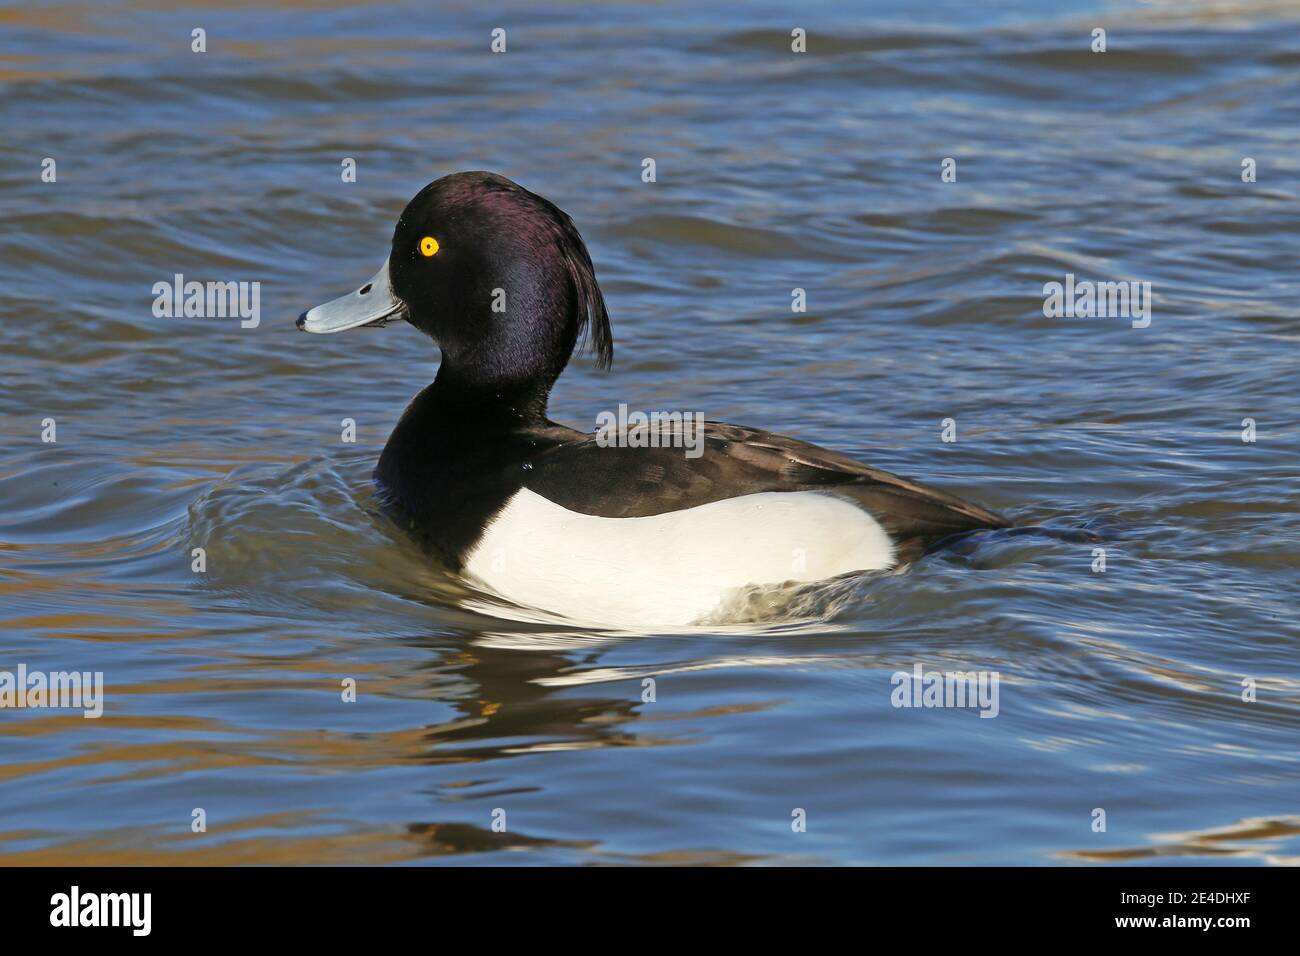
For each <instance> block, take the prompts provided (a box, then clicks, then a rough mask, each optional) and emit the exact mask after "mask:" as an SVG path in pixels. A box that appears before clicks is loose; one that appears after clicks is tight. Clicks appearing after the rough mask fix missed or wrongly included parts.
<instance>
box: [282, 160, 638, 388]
mask: <svg viewBox="0 0 1300 956" xmlns="http://www.w3.org/2000/svg"><path fill="white" fill-rule="evenodd" d="M398 319H405V320H406V321H407V322H409V323H410V324H411V325H413V326H415V327H416V328H417V329H419V330H420V331H421V332H424V333H425V334H426V335H429V336H430V337H432V338H433V340H434V341H435V342H436V343H437V344H438V346H439V348H441V350H442V367H441V369H440V370H439V375H438V377H439V380H440V381H442V380H443V379H445V378H446V379H453V378H454V379H456V380H458V381H461V382H465V383H470V384H472V385H474V386H478V387H480V388H486V389H508V388H510V387H512V386H518V385H522V384H524V383H531V384H533V385H534V386H536V385H542V386H543V387H544V388H545V389H546V390H549V388H550V385H551V384H552V383H553V382H554V381H555V379H556V378H557V377H558V376H559V374H560V372H561V371H563V370H564V366H565V365H566V364H567V363H568V361H569V357H570V356H571V355H572V353H573V350H574V347H575V346H576V345H577V342H578V339H579V338H580V337H581V336H583V335H584V334H586V335H589V337H590V340H591V346H592V349H593V351H594V352H595V355H596V359H597V362H598V364H599V365H600V366H601V367H604V368H608V367H609V365H610V362H611V361H612V358H613V340H612V336H611V333H610V328H609V316H608V314H607V313H606V311H605V300H604V298H603V296H602V295H601V292H600V286H599V285H597V283H596V274H595V269H594V268H593V266H592V264H591V257H590V256H589V255H588V254H587V248H586V246H585V245H584V244H583V241H582V237H581V236H580V235H579V234H578V230H577V228H576V227H575V226H574V225H573V221H572V220H571V219H570V218H569V217H568V216H567V215H565V214H564V213H563V212H562V211H561V210H560V209H559V208H558V207H556V206H555V205H554V204H552V203H550V202H548V201H547V200H545V199H543V198H542V197H541V196H538V195H536V194H535V193H531V192H529V191H528V190H527V189H524V188H523V187H522V186H519V185H518V184H516V183H514V182H511V181H510V180H509V179H506V178H505V177H504V176H498V175H496V174H494V173H486V172H465V173H454V174H452V175H450V176H444V177H443V178H441V179H438V180H435V181H434V182H431V183H430V184H429V185H427V186H425V187H424V188H423V189H421V190H420V191H419V193H417V194H416V196H415V198H414V199H412V200H411V201H410V202H409V203H407V205H406V208H405V209H404V210H403V211H402V215H401V218H399V219H398V220H397V227H396V229H394V230H393V244H392V248H391V250H390V251H389V254H388V259H387V260H386V261H385V262H384V264H383V266H382V267H381V268H380V270H379V271H378V272H377V273H375V275H374V276H373V277H372V278H371V279H370V280H368V281H367V282H366V283H364V284H363V285H362V286H360V287H359V288H358V289H356V290H355V291H353V292H350V293H348V294H347V295H344V296H341V297H339V298H337V299H334V300H332V301H330V302H326V303H324V304H323V305H318V306H316V307H315V308H313V309H308V310H307V311H306V312H304V313H303V314H302V315H301V316H300V317H299V318H298V328H299V329H302V330H303V331H306V332H317V333H330V332H343V331H345V330H348V329H354V328H359V327H363V326H381V325H387V324H389V323H390V322H394V321H396V320H398Z"/></svg>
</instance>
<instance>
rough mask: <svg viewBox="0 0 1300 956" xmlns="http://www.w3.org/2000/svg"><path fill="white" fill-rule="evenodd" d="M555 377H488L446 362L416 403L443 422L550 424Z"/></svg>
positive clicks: (510, 427)
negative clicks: (548, 409) (549, 406)
mask: <svg viewBox="0 0 1300 956" xmlns="http://www.w3.org/2000/svg"><path fill="white" fill-rule="evenodd" d="M552 384H554V383H553V380H531V379H530V380H526V381H509V380H507V381H500V380H498V381H484V380H483V378H482V377H481V376H479V375H478V374H472V375H471V374H466V373H464V372H462V371H461V370H459V369H457V368H456V367H455V366H454V365H451V364H449V363H447V362H446V361H444V362H443V364H442V366H441V367H440V368H439V369H438V374H437V376H436V377H435V378H434V380H433V384H432V385H430V386H429V387H428V388H426V389H425V390H424V391H423V392H421V393H420V395H419V397H418V398H417V399H416V403H417V404H419V405H420V406H422V411H425V412H426V413H427V414H429V415H430V416H431V417H432V418H433V419H434V420H435V421H437V422H440V423H446V424H451V423H457V424H459V425H462V426H464V425H470V424H472V425H476V426H479V427H486V428H492V429H498V430H503V431H515V430H519V429H526V428H531V427H536V426H541V425H545V424H546V404H547V400H548V398H549V397H550V393H551V385H552Z"/></svg>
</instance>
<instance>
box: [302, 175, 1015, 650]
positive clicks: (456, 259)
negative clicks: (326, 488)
mask: <svg viewBox="0 0 1300 956" xmlns="http://www.w3.org/2000/svg"><path fill="white" fill-rule="evenodd" d="M396 322H405V323H407V324H409V325H411V326H414V327H415V328H416V329H417V330H419V331H420V332H422V333H424V334H425V335H427V336H428V337H429V338H431V339H432V340H433V342H434V343H435V344H436V345H437V347H438V348H439V349H440V351H441V361H440V364H439V366H438V370H437V374H436V376H435V378H434V380H433V383H432V384H430V385H428V386H427V387H426V388H424V389H423V391H421V392H419V394H417V395H416V397H415V399H414V400H413V401H412V402H411V403H410V405H409V407H407V409H406V411H405V412H404V414H403V415H402V416H401V418H400V420H399V421H398V423H397V425H396V427H395V428H394V430H393V432H392V434H391V436H390V437H389V439H388V442H387V444H386V445H385V446H384V449H383V451H382V453H381V454H380V457H379V460H378V464H377V466H376V468H375V471H374V479H375V482H376V486H377V488H378V497H379V500H380V501H381V502H382V504H383V507H384V509H385V510H386V511H387V512H388V513H389V514H391V515H392V516H393V518H394V520H395V521H396V522H397V523H398V524H399V525H400V526H401V527H402V528H404V529H405V531H406V532H407V533H409V534H410V535H411V536H412V537H414V538H415V539H416V540H417V541H418V542H419V543H420V545H421V546H422V547H423V549H424V551H425V552H426V553H428V554H429V555H430V556H431V557H432V559H434V560H435V561H437V562H439V563H441V564H442V565H443V566H445V568H446V569H447V570H449V571H450V572H452V573H453V574H456V575H459V576H460V577H461V578H462V579H463V580H464V581H465V582H466V583H467V584H468V585H470V586H471V587H472V588H473V589H475V590H477V591H484V592H487V593H489V594H491V595H493V596H495V597H496V598H498V599H503V600H504V601H506V602H508V603H509V604H510V605H511V606H512V607H514V608H518V609H528V610H530V611H536V612H540V613H541V615H542V616H543V618H544V619H553V618H558V619H560V620H563V621H567V622H577V623H583V624H586V625H590V626H593V627H610V628H629V627H631V628H642V629H644V628H655V627H665V628H671V627H679V626H685V627H691V626H698V625H702V624H708V623H710V622H717V621H718V620H720V619H722V618H725V615H726V613H727V612H726V608H727V607H728V606H729V604H730V603H731V602H734V601H736V600H737V599H738V596H743V595H745V594H752V593H754V590H755V589H763V588H772V589H781V588H784V589H791V588H795V589H797V588H799V587H803V586H813V585H815V584H817V583H819V582H828V581H836V580H840V579H843V578H846V577H853V576H862V575H865V574H867V573H869V572H888V571H899V570H903V569H905V568H906V567H907V566H909V565H910V564H911V563H912V562H913V561H915V560H916V559H917V558H919V557H920V556H921V555H923V554H925V553H927V552H929V551H930V550H932V549H934V548H936V547H937V546H939V545H941V544H942V543H944V542H948V541H951V540H954V539H956V538H958V537H962V536H966V535H969V534H971V533H972V532H977V531H982V530H985V529H999V528H1007V527H1009V526H1010V522H1008V520H1007V519H1006V518H1004V517H1002V516H1001V515H999V514H997V513H995V512H993V511H990V510H988V509H986V508H983V507H981V506H979V505H977V504H974V503H972V502H969V501H965V500H963V499H961V498H959V497H957V496H955V495H952V494H949V493H947V492H944V491H940V490H937V489H934V488H929V487H926V486H924V485H922V484H919V483H917V482H915V481H912V480H910V479H908V478H903V477H900V476H898V475H894V474H891V473H889V472H887V471H881V470H879V469H876V468H872V467H869V466H867V465H864V464H862V463H860V462H858V461H856V460H855V459H853V458H850V457H848V456H846V455H843V454H840V453H838V452H835V451H831V450H828V449H825V448H821V447H818V446H817V445H813V444H810V443H808V442H804V441H800V440H798V439H795V438H791V437H787V436H784V435H778V434H773V433H772V432H768V431H763V430H760V429H757V428H751V427H746V426H742V425H732V424H726V423H722V422H714V421H704V422H699V421H696V420H695V419H693V417H692V416H690V415H687V416H671V415H669V416H663V417H662V418H655V419H653V420H652V421H650V422H649V423H646V424H643V425H641V426H639V427H641V428H643V429H644V428H649V429H653V430H655V434H654V435H652V436H649V440H646V438H647V436H645V435H644V434H642V436H641V438H642V440H641V441H636V442H611V441H609V440H600V439H601V438H602V434H599V433H592V432H583V431H579V430H576V429H573V428H570V427H568V426H566V425H563V424H557V423H556V422H553V421H551V420H550V419H549V418H548V417H547V405H548V399H549V396H550V393H551V389H552V387H553V386H554V385H555V382H556V380H557V379H558V378H559V376H560V374H561V373H562V372H563V371H564V369H565V368H566V366H567V365H568V364H569V361H570V359H571V358H572V356H573V354H574V352H575V350H577V349H578V347H579V345H580V344H581V345H584V346H585V347H587V348H588V349H589V350H590V351H591V352H592V353H593V355H594V358H595V362H596V364H597V365H598V366H599V367H600V368H602V369H606V370H607V369H609V368H610V367H611V365H612V362H613V351H614V342H613V334H612V331H611V328H610V319H609V314H608V311H607V309H606V305H605V300H604V296H603V294H602V292H601V289H600V285H599V284H598V283H597V281H596V271H595V267H594V266H593V264H592V260H591V256H590V255H589V253H588V251H587V247H586V244H585V243H584V242H583V239H582V236H581V235H580V234H579V232H578V229H577V227H576V226H575V225H574V223H573V220H572V219H571V218H570V217H569V216H568V215H566V214H565V213H564V212H563V211H562V210H560V209H559V208H558V207H557V206H556V205H554V204H553V203H551V202H550V201H549V200H547V199H544V198H543V197H541V196H539V195H537V194H536V193H533V192H531V191H529V190H528V189H525V188H524V187H522V186H520V185H519V184H517V183H515V182H513V181H512V180H510V179H507V178H506V177H504V176H501V175H498V174H495V173H490V172H484V171H471V172H459V173H453V174H451V175H447V176H443V177H441V178H439V179H436V180H434V181H433V182H431V183H429V184H428V185H427V186H425V187H424V188H423V189H421V190H420V191H419V192H418V193H417V194H416V195H415V197H414V198H413V199H411V201H410V202H409V203H408V204H407V205H406V208H405V209H403V211H402V213H401V216H400V217H399V218H398V220H397V225H396V227H395V228H394V230H393V240H392V244H391V248H390V249H389V252H388V257H387V259H386V260H385V261H384V263H383V265H382V266H381V267H380V269H379V271H378V272H377V273H375V275H374V276H373V277H372V278H370V279H369V280H367V281H366V282H364V283H362V284H361V285H360V286H358V287H357V288H356V289H355V290H354V291H352V292H349V293H347V294H346V295H343V296H340V297H339V298H337V299H333V300H331V301H328V302H325V303H324V304H322V305H318V306H316V307H314V308H311V309H308V310H307V311H305V312H303V313H302V314H301V315H300V316H299V317H298V320H297V327H298V328H299V329H301V330H302V331H305V332H310V333H316V334H334V333H339V332H344V331H347V330H351V329H357V328H363V327H382V326H387V325H390V324H393V323H396ZM690 428H696V429H697V430H698V429H700V428H702V436H701V435H699V434H692V435H687V434H684V430H686V429H690ZM603 437H604V438H605V439H608V435H607V434H605V435H603ZM688 447H689V448H691V449H693V450H694V453H693V454H687V453H685V451H684V449H686V448H688Z"/></svg>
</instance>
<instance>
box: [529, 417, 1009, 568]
mask: <svg viewBox="0 0 1300 956" xmlns="http://www.w3.org/2000/svg"><path fill="white" fill-rule="evenodd" d="M642 437H643V438H644V439H645V441H646V443H647V444H649V445H651V446H652V447H636V448H634V447H602V446H601V445H600V444H598V443H597V441H596V436H594V435H583V436H581V437H580V438H575V439H574V440H572V441H568V442H564V443H563V444H560V445H558V446H556V447H553V448H551V449H549V450H547V451H544V452H542V453H540V454H539V455H538V456H536V457H535V458H533V459H531V460H530V465H531V468H530V470H529V471H528V473H527V477H526V478H525V479H524V486H525V487H527V488H528V489H529V490H531V491H534V492H536V493H537V494H539V495H541V496H542V497H544V498H548V499H550V500H551V501H554V502H555V503H557V504H559V505H561V506H563V507H565V508H568V509H569V510H570V511H578V512H581V513H583V514H590V515H599V516H601V517H606V518H636V517H644V516H646V515H655V514H664V513H665V512H669V511H680V510H682V509H685V508H694V507H696V506H698V505H703V504H708V503H709V502H711V501H721V500H723V499H726V498H736V497H739V496H741V495H750V494H757V493H760V492H771V491H823V492H827V493H831V494H835V495H839V496H841V497H845V498H848V499H851V500H853V501H855V502H857V503H858V504H859V505H861V506H862V507H863V508H865V509H866V510H867V511H868V512H869V513H870V514H871V515H872V517H874V518H875V519H876V520H877V521H879V522H880V524H881V526H882V527H883V528H884V529H885V531H886V532H888V534H889V536H890V537H891V538H892V539H893V540H894V542H895V546H896V547H897V548H898V550H899V555H900V560H911V559H912V558H913V557H915V556H916V555H917V554H919V553H920V551H921V550H923V549H924V548H926V547H927V546H929V545H930V544H933V543H934V542H936V541H939V540H941V539H943V538H946V537H949V536H951V535H954V534H960V533H962V532H965V531H972V530H975V529H978V528H1004V527H1007V526H1008V524H1009V522H1007V520H1006V519H1005V518H1003V517H1002V516H1001V515H998V514H995V513H994V512H992V511H988V510H986V509H984V508H981V507H980V506H979V505H975V504H971V503H970V502H968V501H963V500H962V499H960V498H958V497H956V496H954V495H950V494H947V493H946V492H942V491H936V490H934V489H932V488H926V487H925V486H923V485H919V484H917V483H916V482H914V481H909V480H908V479H906V478H900V477H899V476H897V475H892V474H890V473H889V472H887V471H880V470H879V469H876V468H868V467H867V466H866V465H862V464H859V463H858V462H856V461H854V460H853V459H851V458H848V457H846V456H844V455H841V454H838V453H836V452H833V451H828V450H827V449H825V448H819V447H817V446H816V445H810V444H808V443H807V442H801V441H797V440H795V439H793V438H787V437H786V436H784V435H774V434H772V433H771V432H764V431H759V430H757V429H753V428H744V427H742V426H739V425H726V424H723V423H721V422H706V423H705V427H704V437H703V442H702V444H701V445H697V447H701V450H702V453H701V454H700V455H699V457H694V458H692V457H688V455H687V450H686V448H685V447H683V445H684V444H686V445H689V444H690V443H689V442H687V443H684V442H683V437H686V438H689V437H691V436H690V433H689V432H687V433H686V435H685V436H683V433H682V426H681V425H680V424H677V423H666V424H663V425H660V426H659V427H656V428H649V429H647V430H646V431H645V432H644V433H643V435H642ZM654 445H658V447H653V446H654Z"/></svg>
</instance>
